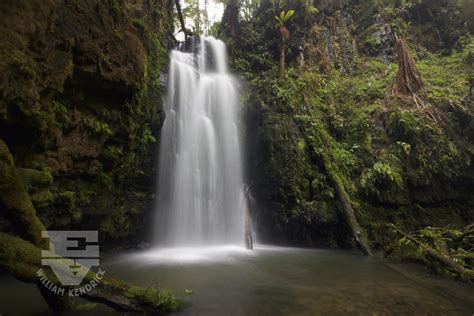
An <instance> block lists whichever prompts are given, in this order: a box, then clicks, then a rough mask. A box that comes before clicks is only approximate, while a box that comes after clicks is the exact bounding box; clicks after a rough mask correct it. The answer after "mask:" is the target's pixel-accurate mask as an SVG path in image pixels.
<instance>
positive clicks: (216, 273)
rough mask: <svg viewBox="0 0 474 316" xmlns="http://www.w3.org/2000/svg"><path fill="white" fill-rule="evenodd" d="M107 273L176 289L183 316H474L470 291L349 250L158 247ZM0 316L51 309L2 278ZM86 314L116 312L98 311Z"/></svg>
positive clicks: (126, 257) (28, 288)
mask: <svg viewBox="0 0 474 316" xmlns="http://www.w3.org/2000/svg"><path fill="white" fill-rule="evenodd" d="M101 268H102V269H104V270H106V275H108V276H109V277H116V278H121V279H124V280H125V281H127V282H129V283H131V284H134V285H140V286H144V287H149V286H155V287H158V288H160V289H171V290H173V291H174V292H175V293H176V294H177V295H178V296H179V297H180V298H182V299H184V300H186V301H188V302H189V303H190V304H189V306H188V307H187V308H185V309H184V310H182V311H181V312H179V313H178V314H179V315H272V316H273V315H328V314H329V315H348V314H361V315H400V314H402V315H406V314H411V315H413V314H414V315H469V316H470V315H473V314H474V287H473V286H472V285H468V284H463V283H460V282H456V281H454V280H451V279H447V278H442V277H437V276H433V275H431V274H428V273H426V272H425V271H424V270H423V269H421V268H420V267H418V266H411V265H406V264H395V263H388V262H387V261H385V260H382V259H378V258H366V257H364V256H361V255H359V254H358V253H357V252H351V251H333V250H315V249H297V248H282V247H269V246H259V247H257V248H256V249H255V250H253V251H248V250H245V249H242V248H239V247H233V246H229V247H211V248H205V249H185V248H183V249H160V250H150V251H145V252H132V253H121V254H112V255H107V256H105V257H103V258H102V259H101ZM186 290H192V292H193V293H192V294H186V293H185V292H186ZM188 292H189V291H188ZM20 302H29V303H28V304H22V303H20ZM0 314H1V315H2V316H4V315H43V314H47V306H46V305H45V304H44V303H43V302H42V300H41V297H40V296H39V293H38V291H37V290H36V288H35V287H34V286H33V285H28V284H23V283H21V282H18V281H16V280H14V279H13V278H11V277H8V276H6V275H2V276H0ZM83 314H86V315H87V314H93V315H95V314H100V315H115V314H117V313H116V312H115V311H113V310H111V309H109V308H107V307H103V306H101V305H97V307H96V308H94V309H91V310H89V311H87V312H83Z"/></svg>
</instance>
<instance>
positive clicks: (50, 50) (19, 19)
mask: <svg viewBox="0 0 474 316" xmlns="http://www.w3.org/2000/svg"><path fill="white" fill-rule="evenodd" d="M172 4H173V3H172V1H168V0H162V1H154V2H149V1H128V0H127V1H121V0H120V1H98V0H97V1H95V0H94V1H83V0H80V1H74V2H69V1H59V0H58V1H56V0H47V1H36V0H34V1H24V0H21V1H3V2H2V3H1V4H0V8H1V13H0V20H1V22H0V85H1V86H2V95H1V96H0V138H2V139H4V141H5V143H6V144H7V145H8V146H9V147H10V150H11V153H12V155H13V157H14V158H15V163H16V166H17V167H21V168H19V172H20V174H21V176H22V178H23V180H24V183H25V185H26V186H27V188H28V192H29V193H30V194H31V197H32V200H33V203H34V204H35V206H36V207H37V208H38V213H39V215H40V217H41V218H42V219H43V220H44V222H45V223H46V225H47V226H48V227H54V228H56V229H59V228H72V227H74V226H75V225H82V227H87V228H89V229H98V228H99V227H100V225H101V221H102V219H103V217H104V216H105V217H107V218H111V220H112V221H114V222H120V221H125V222H127V221H130V222H133V223H138V222H140V221H147V216H148V215H146V214H147V210H149V208H150V207H151V202H152V193H153V192H154V190H153V183H154V178H155V162H156V161H155V152H156V145H157V141H156V140H157V135H158V133H159V129H160V127H161V123H162V121H163V112H162V106H161V104H162V101H163V91H162V87H161V86H160V83H159V75H160V72H162V71H163V69H164V66H165V65H166V62H167V50H168V48H169V47H170V43H171V38H170V37H169V34H170V28H172V20H173V17H172V11H171V9H172ZM1 157H2V159H5V161H6V162H8V161H10V160H11V158H10V157H9V156H8V155H3V154H2V156H1ZM53 178H54V180H53ZM132 192H141V193H142V194H141V195H138V196H137V195H136V194H134V193H132ZM73 195H74V197H73ZM129 197H130V201H133V203H134V207H133V211H131V212H128V213H127V214H126V217H125V218H124V217H123V216H122V215H120V216H119V215H117V216H118V217H119V218H116V219H114V218H113V216H114V214H119V212H117V211H116V210H117V209H120V210H121V209H123V208H124V207H125V206H124V205H127V206H126V207H127V208H128V207H129V205H130V204H129V202H128V199H129ZM106 200H107V201H110V203H100V202H101V201H106ZM130 226H131V227H132V226H134V225H132V224H131V225H130ZM127 227H128V226H127ZM138 232H140V231H138V230H133V229H130V230H127V229H126V226H123V227H122V233H121V235H120V236H116V235H111V234H109V235H108V238H113V237H116V238H119V237H120V238H122V237H126V236H129V235H130V234H134V233H138ZM112 236H113V237H112ZM140 238H143V237H140Z"/></svg>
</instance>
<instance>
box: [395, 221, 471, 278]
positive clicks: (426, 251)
mask: <svg viewBox="0 0 474 316" xmlns="http://www.w3.org/2000/svg"><path fill="white" fill-rule="evenodd" d="M388 227H390V228H392V229H393V231H395V232H396V233H397V234H398V235H400V236H402V237H404V238H406V239H407V240H408V241H410V242H412V243H413V244H414V245H416V246H417V247H418V248H419V249H420V250H421V253H422V255H423V256H425V257H427V258H431V259H433V260H435V261H436V262H438V263H440V264H442V265H443V266H445V267H447V268H449V269H450V270H452V271H453V272H454V273H455V274H456V275H457V276H458V277H459V278H460V279H461V280H462V281H465V282H473V281H474V271H473V270H469V269H466V268H464V267H463V266H461V265H459V264H457V263H456V262H455V261H454V260H453V259H451V258H450V257H448V256H446V255H444V254H441V253H440V252H439V251H437V250H435V249H433V248H432V247H430V246H429V245H427V244H426V243H424V242H422V241H420V240H418V239H416V238H415V237H413V236H411V235H409V234H407V233H405V232H404V231H402V230H401V229H399V228H398V227H397V226H395V225H394V224H388Z"/></svg>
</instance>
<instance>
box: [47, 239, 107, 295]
mask: <svg viewBox="0 0 474 316" xmlns="http://www.w3.org/2000/svg"><path fill="white" fill-rule="evenodd" d="M42 237H43V238H49V239H50V243H49V245H50V250H43V251H42V252H41V256H42V260H41V265H43V266H49V267H50V268H51V269H52V270H53V272H54V274H55V275H56V277H57V278H58V279H59V281H60V282H61V284H62V285H66V286H71V285H79V284H81V282H82V280H83V279H84V277H85V276H86V274H87V273H88V272H89V270H90V268H91V267H93V266H98V265H99V245H98V244H97V243H98V241H99V240H98V233H97V231H43V232H42Z"/></svg>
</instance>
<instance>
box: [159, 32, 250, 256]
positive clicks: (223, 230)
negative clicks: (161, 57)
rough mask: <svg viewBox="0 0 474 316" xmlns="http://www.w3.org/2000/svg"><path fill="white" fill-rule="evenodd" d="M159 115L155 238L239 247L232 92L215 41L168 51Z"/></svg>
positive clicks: (241, 210)
mask: <svg viewBox="0 0 474 316" xmlns="http://www.w3.org/2000/svg"><path fill="white" fill-rule="evenodd" d="M165 112H166V119H165V122H164V125H163V128H162V132H161V146H160V170H159V183H158V185H159V187H158V193H159V194H158V198H159V199H158V204H157V208H158V216H157V220H158V224H157V225H156V227H158V232H157V234H156V236H157V239H159V240H160V241H164V243H165V244H166V245H167V246H173V247H176V246H178V247H185V246H186V247H187V246H210V245H222V244H238V245H244V238H245V209H246V203H247V202H246V198H245V194H244V184H243V168H242V155H241V143H240V137H239V125H240V114H239V91H238V87H237V82H236V81H235V80H234V78H233V77H232V76H231V75H230V74H229V73H228V71H227V55H226V47H225V45H224V43H223V42H222V41H219V40H216V39H215V38H213V37H202V38H201V40H200V45H199V48H198V53H196V54H193V53H184V52H181V51H177V50H173V51H172V52H171V57H170V68H169V80H168V95H167V101H166V105H165Z"/></svg>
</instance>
